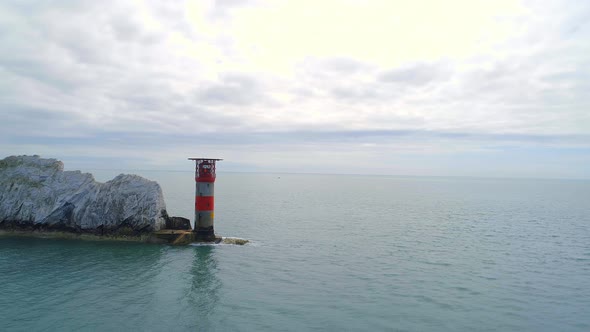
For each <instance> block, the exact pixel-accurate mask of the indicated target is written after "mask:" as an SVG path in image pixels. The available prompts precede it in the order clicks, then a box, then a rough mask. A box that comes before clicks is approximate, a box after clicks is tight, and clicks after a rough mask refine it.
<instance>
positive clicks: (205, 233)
mask: <svg viewBox="0 0 590 332" xmlns="http://www.w3.org/2000/svg"><path fill="white" fill-rule="evenodd" d="M193 234H194V238H195V241H197V242H219V241H221V238H220V237H216V236H215V231H214V230H213V227H199V228H197V229H195V230H193Z"/></svg>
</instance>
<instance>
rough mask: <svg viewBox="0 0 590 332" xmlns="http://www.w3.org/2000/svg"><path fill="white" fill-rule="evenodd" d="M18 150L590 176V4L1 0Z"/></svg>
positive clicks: (90, 162) (148, 160)
mask: <svg viewBox="0 0 590 332" xmlns="http://www.w3.org/2000/svg"><path fill="white" fill-rule="evenodd" d="M0 123H1V124H2V129H1V130H0V152H2V155H3V156H0V157H4V156H7V155H12V154H39V155H41V156H44V157H55V158H59V159H61V160H63V161H64V162H65V163H66V168H70V169H73V168H80V169H83V170H91V169H105V168H110V169H162V170H191V169H192V164H191V163H190V162H188V161H187V160H186V158H187V157H192V156H208V157H218V158H224V159H225V160H226V161H224V162H223V164H222V165H220V168H221V169H222V170H226V171H239V170H245V171H276V172H320V173H368V174H400V175H459V176H493V177H496V176H499V177H557V178H590V2H587V1H542V0H539V1H516V0H515V1H512V0H494V1H487V0H486V1H479V0H458V1H454V0H446V1H423V0H407V1H395V0H383V1H363V0H322V1H318V0H311V1H306V0H296V1H280V0H277V1H246V0H243V1H242V0H219V1H206V0H195V1H168V0H149V1H93V0H91V1H81V0H80V1H78V0H76V1H73V0H72V1H68V0H61V1H50V0H46V1H42V0H39V1H28V0H3V1H1V2H0Z"/></svg>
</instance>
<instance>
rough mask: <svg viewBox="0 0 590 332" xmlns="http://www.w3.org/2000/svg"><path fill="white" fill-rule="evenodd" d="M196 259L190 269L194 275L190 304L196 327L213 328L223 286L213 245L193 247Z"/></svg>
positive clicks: (202, 328) (201, 328)
mask: <svg viewBox="0 0 590 332" xmlns="http://www.w3.org/2000/svg"><path fill="white" fill-rule="evenodd" d="M193 250H194V259H193V261H192V262H193V264H192V267H191V269H190V274H191V275H192V280H191V281H192V282H191V288H190V292H189V296H188V304H189V308H191V309H190V310H191V311H192V313H193V315H194V316H193V317H194V318H195V323H196V326H194V327H195V328H197V329H199V330H211V329H212V328H213V327H214V326H215V325H214V322H212V321H211V317H212V316H213V313H214V312H215V310H216V308H217V304H218V302H219V290H220V288H221V286H222V284H221V281H220V280H219V278H218V277H217V272H218V267H217V260H216V258H215V248H214V247H211V246H200V247H193Z"/></svg>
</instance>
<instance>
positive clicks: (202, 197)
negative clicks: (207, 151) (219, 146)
mask: <svg viewBox="0 0 590 332" xmlns="http://www.w3.org/2000/svg"><path fill="white" fill-rule="evenodd" d="M189 160H194V161H195V182H196V191H195V192H196V194H195V227H194V229H193V232H195V240H196V241H202V242H213V241H215V240H216V238H215V231H214V229H213V220H214V218H215V211H214V210H215V190H214V188H215V162H216V161H219V160H222V159H212V158H189Z"/></svg>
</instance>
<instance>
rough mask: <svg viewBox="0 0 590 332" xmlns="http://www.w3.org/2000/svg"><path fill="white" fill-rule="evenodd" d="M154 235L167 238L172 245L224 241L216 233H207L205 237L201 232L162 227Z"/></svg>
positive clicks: (163, 238)
mask: <svg viewBox="0 0 590 332" xmlns="http://www.w3.org/2000/svg"><path fill="white" fill-rule="evenodd" d="M153 236H155V237H156V238H158V239H162V240H165V241H166V242H167V243H169V244H171V245H187V244H191V243H193V242H199V243H220V242H221V241H222V239H221V237H219V236H215V235H214V234H213V236H211V235H210V234H207V236H206V237H203V236H201V234H199V233H197V232H193V231H190V230H176V229H162V230H159V231H157V232H154V233H153Z"/></svg>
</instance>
